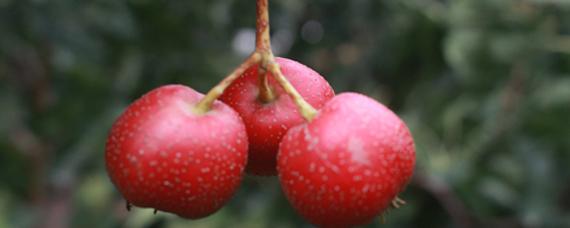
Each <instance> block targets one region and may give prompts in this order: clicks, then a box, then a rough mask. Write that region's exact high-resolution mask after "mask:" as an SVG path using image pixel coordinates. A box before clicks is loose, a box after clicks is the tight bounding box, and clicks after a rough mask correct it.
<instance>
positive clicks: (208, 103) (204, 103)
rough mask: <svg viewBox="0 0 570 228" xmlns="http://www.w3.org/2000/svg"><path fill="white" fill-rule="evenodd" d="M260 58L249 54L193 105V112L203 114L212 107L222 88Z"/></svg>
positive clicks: (226, 86) (222, 90) (255, 54)
mask: <svg viewBox="0 0 570 228" xmlns="http://www.w3.org/2000/svg"><path fill="white" fill-rule="evenodd" d="M260 60H261V55H260V54H259V53H256V52H254V53H253V54H252V55H250V56H249V57H248V58H247V59H246V60H245V61H244V62H243V63H242V64H241V65H239V67H238V68H236V69H235V70H234V71H233V72H232V73H231V74H230V75H228V76H227V77H226V78H224V80H222V81H221V82H220V83H218V84H217V85H216V86H214V88H212V89H210V91H208V93H207V94H206V95H205V96H204V97H203V98H202V100H200V101H199V102H198V104H196V106H194V109H193V111H194V113H196V114H204V113H207V112H208V111H210V109H212V104H214V101H216V99H218V97H220V96H221V95H222V93H224V90H226V88H228V86H230V85H231V84H232V82H233V81H235V80H236V79H237V78H239V76H241V75H242V74H243V73H244V72H245V71H246V70H247V69H248V68H250V67H251V66H253V65H255V64H257V63H258V62H259V61H260Z"/></svg>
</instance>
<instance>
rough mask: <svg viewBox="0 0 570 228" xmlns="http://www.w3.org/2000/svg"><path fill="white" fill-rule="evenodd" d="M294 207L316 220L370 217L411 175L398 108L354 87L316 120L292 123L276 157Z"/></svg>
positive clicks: (411, 157)
mask: <svg viewBox="0 0 570 228" xmlns="http://www.w3.org/2000/svg"><path fill="white" fill-rule="evenodd" d="M277 162H278V171H279V179H280V182H281V185H282V188H283V190H284V192H285V194H286V196H287V198H288V200H289V201H290V202H291V204H292V205H293V207H294V208H295V209H296V210H297V211H298V212H299V213H300V214H301V215H302V216H303V217H305V218H306V219H307V220H309V221H310V222H311V223H313V224H315V225H318V226H325V227H326V226H338V227H350V226H355V225H361V224H366V223H368V222H370V221H371V220H372V219H374V218H375V217H376V216H378V215H379V214H380V213H381V212H382V211H383V210H385V209H386V208H387V207H388V206H389V204H390V202H391V201H392V199H394V198H395V197H396V195H397V194H398V193H399V192H401V191H402V190H403V188H404V187H405V185H406V184H407V183H408V181H409V180H410V178H411V176H412V173H413V169H414V165H415V149H414V142H413V139H412V136H411V134H410V131H409V130H408V128H407V126H406V125H405V124H404V122H403V121H402V120H400V118H398V116H396V115H395V114H394V113H393V112H392V111H390V110H389V109H388V108H386V107H385V106H383V105H382V104H380V103H378V102H376V101H375V100H373V99H371V98H368V97H366V96H364V95H360V94H356V93H342V94H339V95H337V96H336V97H335V98H333V99H332V100H330V101H329V102H328V103H327V104H326V105H325V106H324V107H323V108H322V109H321V110H320V111H319V114H318V115H317V116H316V117H315V118H314V119H313V120H312V121H311V122H310V123H306V124H302V125H299V126H296V127H294V128H291V130H289V132H287V134H286V135H285V136H284V138H283V141H282V142H281V145H280V151H279V154H278V158H277Z"/></svg>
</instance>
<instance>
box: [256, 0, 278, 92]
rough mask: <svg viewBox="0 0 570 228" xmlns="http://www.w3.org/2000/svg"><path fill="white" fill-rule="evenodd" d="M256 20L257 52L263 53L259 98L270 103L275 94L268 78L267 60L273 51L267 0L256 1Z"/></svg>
mask: <svg viewBox="0 0 570 228" xmlns="http://www.w3.org/2000/svg"><path fill="white" fill-rule="evenodd" d="M255 12H256V14H255V16H256V20H255V52H257V53H260V54H261V61H260V63H259V68H258V74H257V75H259V96H258V99H259V100H260V101H261V102H263V103H269V102H271V101H273V100H275V94H274V93H273V90H272V89H271V87H270V86H269V81H268V80H267V62H268V59H269V57H270V56H272V55H273V54H272V52H271V36H270V35H269V6H268V2H267V0H257V1H256V11H255Z"/></svg>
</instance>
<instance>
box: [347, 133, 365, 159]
mask: <svg viewBox="0 0 570 228" xmlns="http://www.w3.org/2000/svg"><path fill="white" fill-rule="evenodd" d="M348 151H349V152H350V154H351V158H352V160H353V161H355V162H358V163H360V164H365V165H370V161H369V160H368V155H367V153H366V151H365V150H364V145H363V144H362V141H361V140H360V139H358V138H354V137H351V138H350V139H349V140H348Z"/></svg>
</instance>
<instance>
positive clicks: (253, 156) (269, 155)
mask: <svg viewBox="0 0 570 228" xmlns="http://www.w3.org/2000/svg"><path fill="white" fill-rule="evenodd" d="M275 60H276V62H277V63H278V64H279V65H280V67H281V71H282V73H283V75H284V76H285V77H286V78H287V79H288V80H289V82H290V83H291V84H292V85H293V87H295V89H297V91H298V92H299V94H300V95H301V96H302V97H303V98H304V99H305V100H306V101H307V102H308V103H309V104H311V105H312V106H313V107H314V108H316V109H319V108H320V107H322V106H323V105H324V104H325V103H326V102H327V101H328V100H330V99H331V98H332V97H333V96H334V91H333V89H332V88H331V86H330V85H329V84H328V82H327V81H326V80H325V79H324V78H323V77H322V76H321V75H319V73H317V72H315V71H314V70H312V69H310V68H309V67H307V66H305V65H303V64H301V63H298V62H296V61H294V60H290V59H286V58H279V57H277V58H276V59H275ZM268 80H269V85H270V87H271V88H272V89H273V91H274V94H275V95H276V97H277V98H276V100H274V101H272V102H270V103H267V104H264V103H263V102H261V101H260V100H258V94H259V79H258V67H257V66H254V67H251V68H249V69H248V70H247V71H246V72H245V73H244V74H243V75H242V76H241V77H240V78H238V79H237V80H236V81H235V82H234V83H233V84H232V85H231V86H230V87H228V88H227V89H226V90H225V91H224V94H223V95H222V96H221V97H220V100H222V101H223V102H225V103H226V104H228V105H230V106H231V107H232V108H234V109H235V110H236V111H237V112H238V113H239V114H240V115H241V117H242V119H243V121H244V122H245V125H246V128H247V133H248V138H249V161H248V167H247V171H248V173H251V174H254V175H261V176H274V175H276V174H277V170H276V156H277V151H278V150H279V142H281V138H282V137H283V135H284V134H285V133H286V132H287V130H289V128H291V127H293V126H296V125H298V124H301V123H303V122H305V120H304V119H303V117H302V116H301V115H300V114H299V112H298V110H297V106H296V105H295V103H294V102H293V100H292V99H291V97H289V95H287V94H286V93H285V92H284V91H283V89H282V88H281V86H280V85H279V84H278V83H277V81H276V80H275V79H274V78H273V76H271V75H268Z"/></svg>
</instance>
